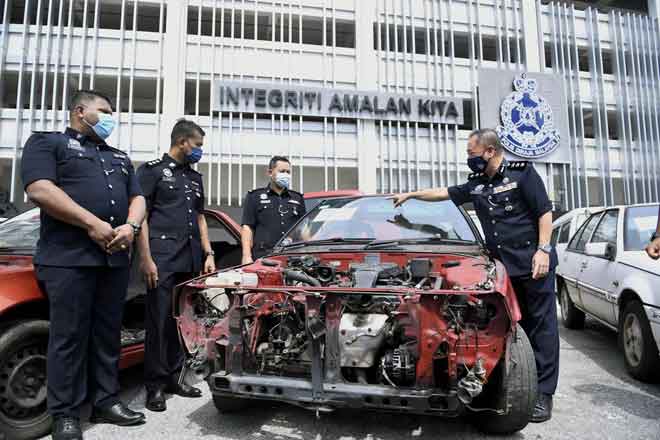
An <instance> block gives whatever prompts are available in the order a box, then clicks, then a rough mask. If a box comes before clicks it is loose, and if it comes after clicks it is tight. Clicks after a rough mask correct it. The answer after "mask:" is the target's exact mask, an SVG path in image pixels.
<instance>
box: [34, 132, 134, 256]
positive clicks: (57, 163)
mask: <svg viewBox="0 0 660 440" xmlns="http://www.w3.org/2000/svg"><path fill="white" fill-rule="evenodd" d="M22 178H23V184H24V186H25V187H26V188H27V186H28V185H30V184H31V183H33V182H35V181H37V180H42V179H45V180H50V181H52V182H53V183H54V184H55V185H57V186H58V187H59V188H60V189H61V190H63V191H64V192H65V193H66V194H67V195H68V196H69V197H71V199H73V201H74V202H76V203H77V204H78V205H80V206H82V207H83V208H85V209H86V210H88V211H90V212H91V213H92V214H94V215H95V216H96V217H98V218H99V219H101V220H103V221H105V222H108V223H109V224H110V225H111V226H112V227H113V228H115V227H117V226H121V225H123V224H125V223H126V218H127V216H128V206H129V201H130V199H131V198H132V197H135V196H139V195H142V192H141V190H140V186H139V184H138V181H137V178H136V176H135V172H134V170H133V165H132V164H131V161H130V159H129V158H128V156H127V155H126V153H124V152H123V151H121V150H118V149H116V148H112V147H110V146H108V145H107V144H106V143H105V142H103V141H98V140H96V139H94V138H91V137H88V136H85V135H83V134H81V133H79V132H77V131H76V130H74V129H72V128H67V129H66V131H65V132H64V133H59V132H35V133H34V134H33V135H32V136H30V138H29V139H28V141H27V143H26V144H25V148H24V150H23V160H22ZM40 232H41V233H40V238H39V242H38V244H37V252H36V255H35V257H34V263H35V264H38V265H43V266H116V267H122V266H127V265H128V251H119V252H115V253H114V254H112V255H108V254H107V253H106V252H105V251H104V250H103V249H101V247H100V246H99V245H98V244H96V243H95V242H94V241H92V239H91V238H89V235H88V234H87V231H86V230H84V229H82V228H79V227H78V226H74V225H71V224H68V223H64V222H62V221H60V220H57V219H56V218H54V217H51V216H50V215H48V214H47V213H46V212H45V211H43V210H42V211H41V231H40Z"/></svg>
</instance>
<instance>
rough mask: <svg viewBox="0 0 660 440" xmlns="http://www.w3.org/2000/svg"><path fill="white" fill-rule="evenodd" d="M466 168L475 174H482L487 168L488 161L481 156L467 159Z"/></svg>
mask: <svg viewBox="0 0 660 440" xmlns="http://www.w3.org/2000/svg"><path fill="white" fill-rule="evenodd" d="M467 166H468V167H469V168H470V169H471V170H472V171H473V172H475V173H483V171H484V170H485V169H486V167H487V166H488V161H487V160H486V159H484V158H483V157H481V156H476V157H468V160H467Z"/></svg>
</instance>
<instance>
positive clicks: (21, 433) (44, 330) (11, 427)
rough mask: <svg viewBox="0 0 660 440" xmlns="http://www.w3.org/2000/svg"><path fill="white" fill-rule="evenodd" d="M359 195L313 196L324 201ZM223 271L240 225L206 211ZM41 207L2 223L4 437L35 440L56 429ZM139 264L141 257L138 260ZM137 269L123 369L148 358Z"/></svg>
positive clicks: (0, 391) (236, 253) (236, 257)
mask: <svg viewBox="0 0 660 440" xmlns="http://www.w3.org/2000/svg"><path fill="white" fill-rule="evenodd" d="M357 193H358V192H357V191H348V192H346V191H339V192H327V193H312V194H308V195H306V196H305V199H306V202H307V204H308V207H313V206H315V205H316V204H317V203H318V201H321V200H323V199H326V198H334V197H338V196H343V195H351V194H357ZM205 215H206V221H207V223H208V227H209V236H210V239H211V245H212V247H213V250H214V251H215V254H216V255H217V257H216V266H217V268H218V269H222V268H228V267H232V266H236V265H239V264H240V262H241V240H240V226H239V225H238V224H237V223H236V222H235V221H234V220H233V219H232V218H231V217H229V216H228V215H227V214H225V213H223V212H221V211H216V210H208V211H206V212H205ZM39 226H40V219H39V209H32V210H30V211H27V212H25V213H23V214H21V215H19V216H16V217H14V218H12V219H10V220H8V221H6V222H4V223H2V224H0V439H2V438H8V439H16V440H19V439H31V438H36V437H39V436H41V435H44V434H46V433H47V432H48V430H49V429H50V418H49V417H48V413H47V411H46V351H47V346H48V301H47V299H46V297H45V296H44V294H43V293H42V292H41V290H40V289H39V286H38V285H37V280H36V278H35V275H34V267H33V265H32V255H33V254H34V250H35V248H36V244H37V240H38V239H39ZM134 261H135V259H134ZM137 266H138V265H137V264H134V265H133V266H132V268H131V282H130V284H129V287H128V295H127V298H126V307H125V309H124V322H123V326H122V335H121V338H122V355H121V360H120V367H121V368H128V367H130V366H133V365H136V364H139V363H141V362H142V360H143V357H144V343H143V341H144V323H143V321H144V293H145V289H144V285H143V283H142V281H141V276H140V275H139V274H138V273H137V272H138V268H137Z"/></svg>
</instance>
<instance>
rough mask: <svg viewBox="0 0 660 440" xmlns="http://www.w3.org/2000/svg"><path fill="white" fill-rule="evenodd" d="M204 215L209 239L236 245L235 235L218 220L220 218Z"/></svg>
mask: <svg viewBox="0 0 660 440" xmlns="http://www.w3.org/2000/svg"><path fill="white" fill-rule="evenodd" d="M205 217H206V224H207V225H208V228H209V241H211V242H214V243H216V242H225V243H228V244H230V245H234V246H236V245H238V241H237V240H236V237H234V235H233V234H230V233H229V231H227V227H226V226H225V225H224V224H223V223H222V222H220V220H218V219H217V218H215V217H214V216H212V215H208V214H207V215H205Z"/></svg>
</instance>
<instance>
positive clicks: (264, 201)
mask: <svg viewBox="0 0 660 440" xmlns="http://www.w3.org/2000/svg"><path fill="white" fill-rule="evenodd" d="M260 202H261V203H270V200H261V201H260Z"/></svg>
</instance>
